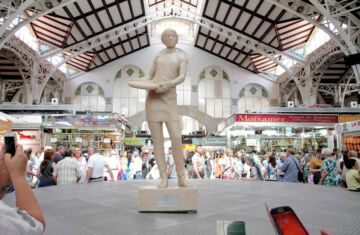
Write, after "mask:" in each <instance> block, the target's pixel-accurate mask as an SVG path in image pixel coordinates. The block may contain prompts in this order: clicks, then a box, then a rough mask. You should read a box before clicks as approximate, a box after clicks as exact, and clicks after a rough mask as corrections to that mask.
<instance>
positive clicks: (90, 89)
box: [74, 82, 105, 111]
mask: <svg viewBox="0 0 360 235" xmlns="http://www.w3.org/2000/svg"><path fill="white" fill-rule="evenodd" d="M74 105H76V106H80V107H79V110H90V111H105V98H104V90H103V89H102V88H101V87H100V86H99V85H98V84H96V83H94V82H85V83H82V84H81V85H79V86H78V87H77V88H76V90H75V97H74Z"/></svg>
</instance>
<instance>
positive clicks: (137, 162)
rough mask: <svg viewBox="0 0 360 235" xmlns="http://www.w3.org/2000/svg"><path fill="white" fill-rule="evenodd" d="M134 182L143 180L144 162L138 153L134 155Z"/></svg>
mask: <svg viewBox="0 0 360 235" xmlns="http://www.w3.org/2000/svg"><path fill="white" fill-rule="evenodd" d="M134 156H135V158H134V171H135V174H134V180H141V178H142V163H143V162H142V160H141V158H140V156H139V154H138V153H135V154H134Z"/></svg>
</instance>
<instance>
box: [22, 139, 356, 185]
mask: <svg viewBox="0 0 360 235" xmlns="http://www.w3.org/2000/svg"><path fill="white" fill-rule="evenodd" d="M25 154H26V155H27V156H28V164H27V174H26V176H27V180H28V182H29V183H30V184H31V185H32V187H44V186H51V185H62V184H71V183H82V184H86V183H88V182H94V181H104V180H105V181H106V180H108V181H113V180H115V181H116V180H139V179H159V178H160V174H159V171H158V168H157V164H156V160H155V158H154V155H153V153H152V152H151V151H149V150H146V151H141V149H134V150H132V151H123V152H121V153H119V152H117V151H115V150H112V151H111V154H110V156H109V157H104V156H103V155H101V154H100V153H99V152H98V151H97V149H96V147H93V146H91V147H89V148H88V149H87V152H82V151H81V150H80V148H75V149H72V148H69V149H66V148H65V147H64V146H63V145H58V146H57V148H56V152H54V151H53V150H52V149H46V150H45V151H44V153H41V152H36V153H35V155H32V153H31V149H28V150H26V151H25ZM184 158H185V167H186V169H187V172H188V177H189V178H193V179H229V180H264V181H279V182H303V183H313V184H320V185H328V186H339V187H344V188H348V189H349V190H352V191H360V175H359V170H358V167H359V164H360V154H359V153H357V152H356V151H353V150H351V151H344V152H343V153H341V152H340V151H339V150H338V149H333V150H330V149H328V148H324V149H318V150H317V151H316V152H315V155H314V154H313V152H311V151H310V152H303V153H295V152H294V150H292V149H287V150H286V151H285V152H280V153H277V152H275V151H273V152H271V153H268V154H258V153H256V152H255V151H252V152H250V153H246V152H245V151H238V152H235V153H233V151H232V150H226V151H222V150H216V151H209V150H205V149H203V148H202V146H201V145H198V146H197V148H196V150H195V151H185V152H184ZM166 162H167V171H168V172H167V173H168V177H169V179H176V178H177V176H176V170H175V164H174V159H173V156H172V152H171V148H169V149H168V151H167V154H166Z"/></svg>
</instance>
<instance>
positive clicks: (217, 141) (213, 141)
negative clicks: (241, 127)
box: [201, 138, 226, 145]
mask: <svg viewBox="0 0 360 235" xmlns="http://www.w3.org/2000/svg"><path fill="white" fill-rule="evenodd" d="M201 144H202V145H226V138H202V140H201Z"/></svg>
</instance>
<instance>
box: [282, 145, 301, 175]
mask: <svg viewBox="0 0 360 235" xmlns="http://www.w3.org/2000/svg"><path fill="white" fill-rule="evenodd" d="M279 169H280V170H281V171H282V172H284V174H285V176H284V181H285V182H298V173H299V169H300V164H299V161H298V160H297V159H296V158H295V157H294V150H292V149H288V150H287V151H286V159H285V161H284V164H283V165H282V166H281V167H280V168H279Z"/></svg>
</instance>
